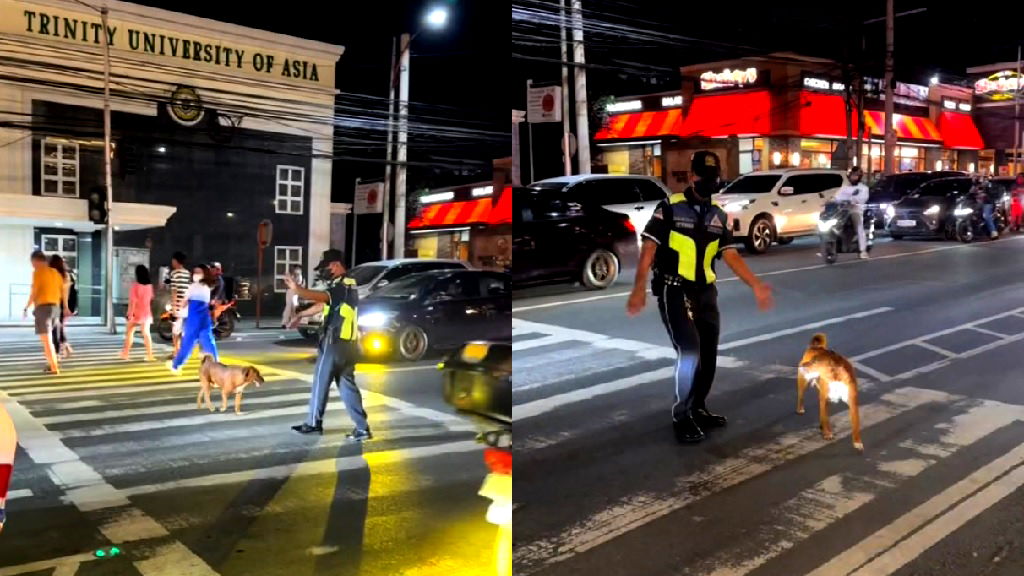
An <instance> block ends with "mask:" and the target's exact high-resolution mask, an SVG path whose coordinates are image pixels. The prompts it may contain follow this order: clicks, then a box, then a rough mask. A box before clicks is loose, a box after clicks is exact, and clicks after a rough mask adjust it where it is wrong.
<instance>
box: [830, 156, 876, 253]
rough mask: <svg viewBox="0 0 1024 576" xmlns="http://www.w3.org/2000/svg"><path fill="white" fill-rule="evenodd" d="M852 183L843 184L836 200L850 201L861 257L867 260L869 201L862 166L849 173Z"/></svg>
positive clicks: (855, 167)
mask: <svg viewBox="0 0 1024 576" xmlns="http://www.w3.org/2000/svg"><path fill="white" fill-rule="evenodd" d="M849 179H850V185H849V186H843V187H842V188H840V189H839V191H838V192H836V195H835V198H834V200H835V201H836V202H849V203H850V218H852V219H853V223H854V225H855V226H857V242H858V244H857V245H858V246H860V258H861V260H866V259H867V257H868V249H867V246H868V239H867V234H865V233H864V206H865V205H866V204H867V203H868V195H869V194H870V193H869V192H868V187H867V186H865V185H864V184H862V183H861V180H863V179H864V172H863V171H862V170H861V169H860V166H854V167H853V168H851V169H850V174H849Z"/></svg>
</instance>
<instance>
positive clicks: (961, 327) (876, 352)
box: [851, 236, 1024, 362]
mask: <svg viewBox="0 0 1024 576" xmlns="http://www.w3.org/2000/svg"><path fill="white" fill-rule="evenodd" d="M1021 238H1024V236H1021ZM1020 311H1024V308H1017V309H1016V310H1010V311H1009V312H1000V313H999V314H993V315H992V316H987V317H985V318H979V319H977V320H972V321H970V322H967V323H965V324H960V325H959V326H953V327H952V328H946V329H945V330H939V331H938V332H930V333H928V334H925V335H923V336H918V337H916V338H911V339H909V340H904V341H902V342H897V343H895V344H890V345H889V346H885V347H882V348H876V349H875V350H870V351H868V352H864V353H863V354H860V355H858V356H854V357H853V358H851V360H854V361H858V362H859V361H861V360H866V359H868V358H872V357H874V356H880V355H882V354H885V353H886V352H892V351H893V350H899V349H900V348H905V347H907V346H910V345H912V344H919V343H921V342H924V341H925V340H931V339H932V338H937V337H939V336H945V335H946V334H952V333H954V332H959V331H961V330H966V329H968V328H973V327H975V326H977V325H979V324H984V323H986V322H991V321H993V320H998V319H999V318H1005V317H1007V316H1013V315H1015V314H1016V313H1017V312H1020Z"/></svg>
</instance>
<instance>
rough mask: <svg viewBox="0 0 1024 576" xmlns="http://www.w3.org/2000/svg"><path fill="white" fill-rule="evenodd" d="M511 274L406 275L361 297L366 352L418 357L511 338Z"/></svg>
mask: <svg viewBox="0 0 1024 576" xmlns="http://www.w3.org/2000/svg"><path fill="white" fill-rule="evenodd" d="M510 284H511V278H509V276H508V274H503V273H501V272H490V271H486V270H436V271H432V272H423V273H421V274H414V275H411V276H406V277H404V278H401V279H399V280H397V281H395V282H392V283H390V284H388V285H387V286H385V287H383V288H380V289H378V290H377V291H375V292H374V293H373V294H371V295H370V296H369V297H368V298H366V299H365V300H362V301H361V302H360V303H359V315H358V320H357V324H358V325H359V343H360V346H359V347H360V350H361V351H362V353H363V356H364V357H366V358H368V359H385V358H389V357H393V356H395V355H397V356H399V357H401V358H404V359H406V360H418V359H420V358H422V357H423V355H424V354H426V353H427V352H428V351H429V350H433V349H441V348H456V347H459V346H462V345H463V344H465V343H466V342H468V341H470V340H508V341H511V340H512V295H511V292H510V288H511V286H510Z"/></svg>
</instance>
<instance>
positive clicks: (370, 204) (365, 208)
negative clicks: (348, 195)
mask: <svg viewBox="0 0 1024 576" xmlns="http://www.w3.org/2000/svg"><path fill="white" fill-rule="evenodd" d="M383 211H384V184H383V183H382V182H377V183H376V184H360V185H358V186H356V195H355V200H354V201H353V202H352V212H353V213H354V214H380V213H381V212H383Z"/></svg>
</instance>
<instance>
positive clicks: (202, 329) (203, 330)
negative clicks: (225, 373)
mask: <svg viewBox="0 0 1024 576" xmlns="http://www.w3.org/2000/svg"><path fill="white" fill-rule="evenodd" d="M216 283H217V281H216V279H215V278H214V277H213V275H212V274H211V273H210V269H209V268H208V267H206V266H205V265H203V264H200V265H198V266H196V267H195V268H193V269H192V284H190V285H189V287H188V291H187V292H186V293H185V300H186V301H187V305H186V307H185V308H184V310H183V312H185V318H184V320H185V322H184V326H183V330H182V332H183V334H182V337H181V347H180V348H179V349H178V354H177V355H176V356H175V357H174V359H173V360H170V361H169V362H168V363H167V365H168V368H170V369H171V371H172V372H174V373H180V372H181V367H182V366H183V365H184V364H185V362H188V359H189V357H190V356H191V355H192V348H194V347H195V345H196V343H197V342H198V343H199V349H200V350H201V351H202V352H203V354H209V355H211V356H213V359H214V360H218V356H217V344H215V343H214V340H213V320H212V318H210V291H211V290H212V289H213V287H214V286H215V285H216Z"/></svg>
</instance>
